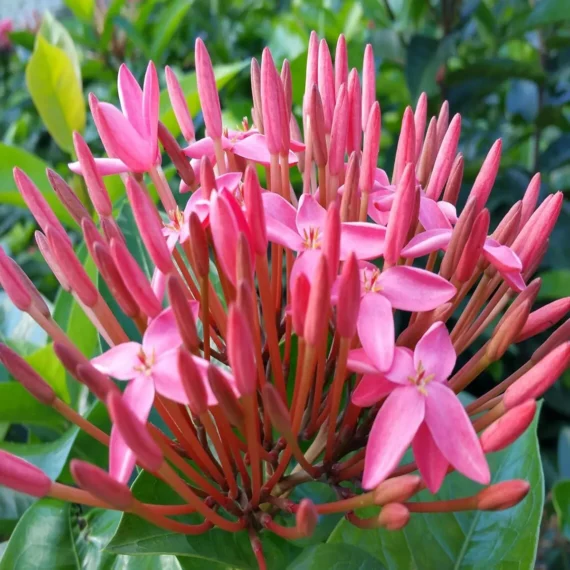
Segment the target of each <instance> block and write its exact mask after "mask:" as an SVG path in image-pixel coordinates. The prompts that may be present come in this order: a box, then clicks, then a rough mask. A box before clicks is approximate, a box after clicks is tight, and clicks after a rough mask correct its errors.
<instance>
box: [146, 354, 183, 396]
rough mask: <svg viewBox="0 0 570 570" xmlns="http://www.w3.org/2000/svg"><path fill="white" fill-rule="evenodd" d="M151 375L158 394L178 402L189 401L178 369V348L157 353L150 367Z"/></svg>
mask: <svg viewBox="0 0 570 570" xmlns="http://www.w3.org/2000/svg"><path fill="white" fill-rule="evenodd" d="M151 375H152V379H153V381H154V387H155V388H156V391H157V392H158V393H159V394H160V395H162V396H165V397H166V398H168V399H169V400H173V401H174V402H178V403H179V404H185V405H188V404H189V403H190V400H189V399H188V396H187V395H186V390H184V386H183V385H182V381H181V380H180V373H179V371H178V348H174V349H172V350H168V351H167V352H163V353H162V354H161V355H159V356H158V357H157V359H156V362H155V363H154V365H153V367H152V373H151Z"/></svg>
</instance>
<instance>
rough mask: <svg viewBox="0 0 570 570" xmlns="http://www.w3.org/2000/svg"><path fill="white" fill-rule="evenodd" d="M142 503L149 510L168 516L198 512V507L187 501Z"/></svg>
mask: <svg viewBox="0 0 570 570" xmlns="http://www.w3.org/2000/svg"><path fill="white" fill-rule="evenodd" d="M141 504H143V505H144V506H145V507H146V508H147V509H148V510H150V511H153V512H155V513H158V514H160V515H164V516H167V517H176V516H179V515H191V514H192V513H195V512H196V509H194V507H191V506H190V505H189V504H187V503H183V504H182V505H153V504H152V503H141Z"/></svg>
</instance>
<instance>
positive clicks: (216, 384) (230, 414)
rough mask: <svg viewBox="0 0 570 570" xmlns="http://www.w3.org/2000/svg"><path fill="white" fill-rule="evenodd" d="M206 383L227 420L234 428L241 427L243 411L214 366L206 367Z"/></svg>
mask: <svg viewBox="0 0 570 570" xmlns="http://www.w3.org/2000/svg"><path fill="white" fill-rule="evenodd" d="M208 382H209V384H210V388H212V392H213V393H214V396H215V397H216V400H217V401H218V405H219V406H220V408H221V409H222V410H223V412H224V414H225V415H226V417H227V418H228V420H229V421H230V422H231V423H232V424H233V425H235V426H242V425H243V419H244V418H243V410H242V408H241V406H240V403H239V402H238V400H237V398H236V395H235V393H234V391H233V389H232V387H231V386H230V385H229V383H228V380H227V378H226V377H225V376H224V375H223V374H222V373H221V372H220V370H218V368H217V367H216V366H214V365H210V366H209V367H208Z"/></svg>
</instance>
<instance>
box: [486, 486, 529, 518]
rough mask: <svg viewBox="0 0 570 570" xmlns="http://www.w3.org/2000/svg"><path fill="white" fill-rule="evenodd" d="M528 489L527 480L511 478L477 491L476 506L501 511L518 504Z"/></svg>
mask: <svg viewBox="0 0 570 570" xmlns="http://www.w3.org/2000/svg"><path fill="white" fill-rule="evenodd" d="M529 491H530V484H529V483H528V481H523V480H522V479H512V480H511V481H502V482H501V483H496V484H495V485H491V486H490V487H487V488H486V489H483V490H482V491H479V493H477V497H476V498H477V508H478V509H479V510H481V511H503V510H505V509H510V508H511V507H514V506H515V505H518V504H519V503H520V502H521V501H522V500H523V499H524V498H525V497H526V496H527V495H528V492H529Z"/></svg>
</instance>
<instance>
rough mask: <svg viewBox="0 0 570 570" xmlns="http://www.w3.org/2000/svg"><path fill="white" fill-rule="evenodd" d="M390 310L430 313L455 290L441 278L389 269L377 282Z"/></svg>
mask: <svg viewBox="0 0 570 570" xmlns="http://www.w3.org/2000/svg"><path fill="white" fill-rule="evenodd" d="M377 283H378V284H379V285H380V286H381V287H382V289H381V292H382V295H384V296H386V297H387V298H388V300H389V301H390V303H391V304H392V307H394V308H395V309H400V310H402V311H431V310H433V309H435V308H436V307H439V306H440V305H441V304H443V303H445V302H447V301H449V300H450V299H451V298H452V297H453V296H454V295H455V293H456V289H455V287H454V286H453V285H452V284H451V283H449V281H447V280H446V279H444V278H443V277H440V276H439V275H436V274H435V273H432V272H431V271H425V270H424V269H417V268H415V267H405V266H403V265H402V266H398V267H391V268H390V269H387V270H386V271H383V272H382V273H381V275H380V277H378V279H377Z"/></svg>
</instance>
